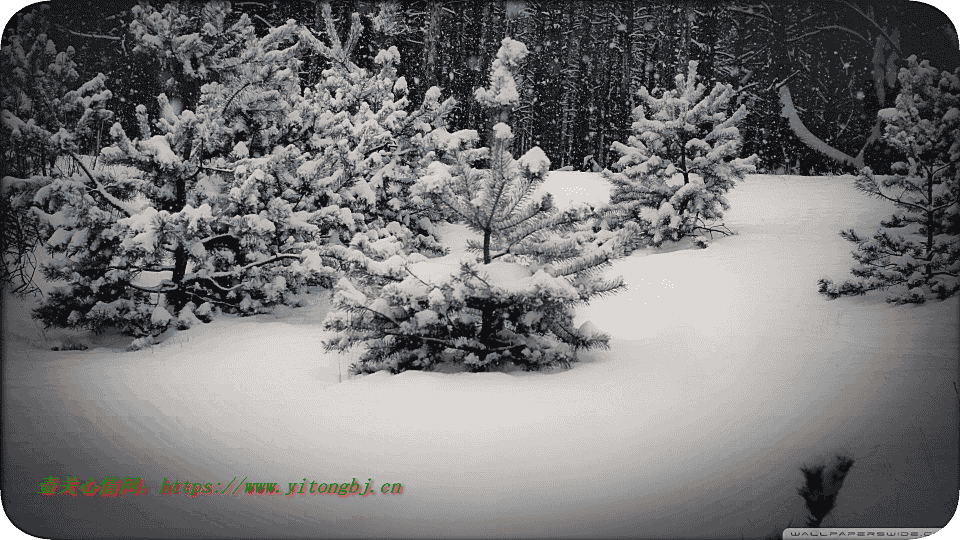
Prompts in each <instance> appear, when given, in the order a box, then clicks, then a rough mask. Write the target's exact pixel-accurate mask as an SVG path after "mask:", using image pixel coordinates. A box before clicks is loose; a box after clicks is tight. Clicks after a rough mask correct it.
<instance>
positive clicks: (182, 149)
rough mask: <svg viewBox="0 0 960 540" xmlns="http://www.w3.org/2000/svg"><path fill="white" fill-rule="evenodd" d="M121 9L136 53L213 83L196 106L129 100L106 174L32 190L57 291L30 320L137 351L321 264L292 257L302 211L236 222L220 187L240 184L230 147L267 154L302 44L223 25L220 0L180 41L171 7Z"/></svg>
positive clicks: (284, 286) (270, 295) (303, 222)
mask: <svg viewBox="0 0 960 540" xmlns="http://www.w3.org/2000/svg"><path fill="white" fill-rule="evenodd" d="M133 13H134V16H135V19H134V21H133V22H132V23H131V25H130V27H131V31H132V34H133V36H134V38H135V42H136V43H137V46H138V47H139V46H141V45H142V46H143V47H145V48H146V49H148V50H153V51H155V52H156V54H158V55H160V56H162V57H163V58H165V59H174V61H176V62H179V63H181V64H182V66H181V67H182V69H183V70H186V69H187V66H193V67H194V68H195V72H198V73H197V77H201V78H204V80H207V81H210V79H215V81H211V82H208V83H207V84H205V85H204V86H203V89H202V91H201V93H200V96H199V98H198V99H197V100H196V101H191V100H187V101H186V102H185V103H184V102H183V101H181V102H180V103H176V102H172V101H171V100H170V99H169V98H168V97H167V95H166V94H160V95H159V96H158V98H157V110H158V111H159V114H158V115H156V116H153V115H151V114H150V113H149V112H148V109H147V107H146V106H144V105H140V106H139V107H138V108H137V117H138V124H139V126H138V127H139V133H138V136H136V137H134V138H130V137H128V136H127V134H126V132H125V131H124V129H123V128H122V127H121V126H120V124H119V123H117V124H114V126H113V127H112V128H111V130H110V135H111V136H112V137H113V138H114V143H113V144H112V145H111V146H110V147H108V148H105V149H104V150H103V151H102V153H101V156H102V158H103V160H104V162H105V163H107V164H109V165H112V166H113V167H111V169H112V170H111V172H107V171H104V170H96V169H91V168H89V167H85V166H83V165H82V161H81V160H80V159H79V158H76V161H77V163H78V164H79V165H81V169H82V174H76V175H73V176H71V177H63V178H58V179H56V180H55V181H54V182H53V183H51V184H50V185H49V186H46V187H45V188H43V189H41V190H40V191H39V192H38V193H37V196H36V200H37V202H38V203H39V204H40V205H41V206H42V208H43V212H42V214H43V216H42V217H43V219H44V221H45V222H46V223H48V224H49V225H50V227H51V228H52V229H53V231H52V234H51V236H50V237H49V239H48V240H47V242H46V247H47V248H48V250H50V251H51V252H52V253H53V254H54V255H55V256H56V258H55V259H54V260H53V261H52V262H51V263H50V264H47V265H45V266H44V268H43V271H44V273H45V275H46V276H47V278H48V279H51V280H53V281H65V282H66V283H67V284H66V285H64V286H62V287H58V288H57V289H55V290H53V291H52V292H51V294H50V295H48V296H47V297H46V298H44V300H43V301H42V302H41V305H40V307H39V308H38V309H37V310H36V312H35V315H36V316H37V318H39V319H40V320H41V321H43V322H44V323H46V324H48V325H56V326H62V327H83V328H90V329H92V330H95V331H102V330H103V329H105V328H106V327H115V328H118V329H119V330H121V331H123V332H125V333H129V334H132V335H135V336H143V339H142V340H140V341H139V342H137V343H136V344H135V345H134V346H139V345H143V344H146V343H149V342H150V341H151V340H152V339H153V336H155V335H157V334H159V333H160V332H162V331H163V330H164V329H166V328H168V327H170V326H172V325H176V326H178V327H187V326H190V325H191V324H193V323H194V322H195V321H196V320H197V316H200V317H204V316H206V315H208V314H209V313H210V311H211V309H212V308H213V307H214V306H216V307H219V308H224V309H226V310H229V311H240V312H249V311H256V310H258V309H259V307H260V306H262V305H267V304H269V303H273V302H278V301H288V300H287V299H285V295H286V294H287V293H288V292H291V291H292V290H295V289H296V287H297V286H298V285H301V284H303V283H304V282H307V281H311V280H314V281H315V280H319V279H320V278H321V277H323V276H324V275H325V272H329V271H330V270H328V269H325V268H323V267H322V265H319V264H316V258H314V259H309V260H304V256H303V254H301V253H299V252H296V250H295V249H292V248H296V247H298V246H297V245H296V244H297V242H298V241H301V240H302V236H304V235H310V234H313V233H314V232H315V231H316V226H315V225H313V224H310V223H309V219H307V217H306V216H300V215H293V216H292V218H293V219H288V222H289V223H293V224H294V226H291V227H289V228H290V229H299V230H300V232H301V233H302V234H301V237H295V235H293V234H290V232H289V231H281V230H278V228H277V227H276V225H275V224H274V223H272V222H269V220H268V219H267V216H266V215H265V214H266V213H267V212H265V211H261V213H258V214H254V215H240V216H238V215H236V214H232V213H231V211H232V210H233V208H231V206H230V205H231V203H232V202H233V201H234V200H235V199H236V198H237V196H238V195H243V194H244V193H243V190H242V185H241V186H239V187H238V186H233V187H231V186H230V182H231V179H230V176H231V175H232V176H234V178H233V179H232V181H233V182H234V183H236V182H237V181H240V182H242V181H243V180H244V177H243V175H242V170H243V169H242V165H237V160H238V159H239V155H240V154H242V153H243V152H244V151H243V150H242V149H245V148H247V147H249V146H254V147H260V148H273V146H274V145H275V144H276V143H277V142H279V141H281V140H282V138H283V136H284V134H285V133H286V132H288V131H289V123H290V118H289V115H288V114H287V113H288V112H289V111H290V109H291V107H292V103H293V102H296V100H297V99H298V97H299V95H300V89H299V82H298V80H297V63H298V60H297V55H298V54H301V53H302V51H301V39H300V38H304V37H310V36H304V34H303V33H302V31H301V28H300V27H298V26H297V25H295V24H293V23H290V24H287V25H284V26H282V27H278V28H275V29H273V30H271V31H270V32H269V33H268V34H267V35H266V36H264V37H262V38H260V37H257V35H256V34H255V32H254V29H253V27H252V25H250V22H249V19H248V18H247V17H246V16H241V17H239V20H237V21H236V22H235V23H233V24H229V23H228V22H227V17H228V16H229V15H230V13H229V9H228V7H227V6H226V5H225V4H223V3H211V4H208V5H207V6H205V7H204V8H203V10H202V11H201V18H200V19H199V21H195V22H194V24H197V26H198V27H199V28H194V30H195V31H194V32H192V33H188V34H181V35H177V32H181V31H184V32H185V31H186V29H187V27H186V26H185V24H186V23H185V20H186V19H185V18H184V17H183V16H182V14H180V12H179V11H178V10H177V8H176V6H174V5H167V6H166V7H165V8H164V9H163V10H162V11H160V12H157V11H154V10H152V8H150V7H149V6H138V7H136V8H134V10H133ZM149 29H154V30H156V31H158V32H160V33H159V34H153V33H150V31H148V30H149ZM307 45H309V43H308V44H307ZM211 56H212V57H213V59H211ZM201 71H202V72H203V74H200V73H199V72H201ZM171 84H172V83H171ZM173 88H174V90H176V87H175V86H174V87H173ZM291 100H292V101H291ZM184 105H194V109H193V110H191V109H189V108H185V107H184ZM235 166H236V170H234V168H235ZM268 206H269V205H268ZM269 210H276V212H277V213H282V211H281V209H277V208H275V206H269ZM288 217H290V216H288ZM266 230H270V231H271V232H274V233H277V234H279V233H280V232H285V233H287V235H286V237H285V238H283V242H282V243H279V245H278V244H268V243H266V242H264V241H263V239H262V235H261V234H260V233H263V232H264V231H266ZM291 251H292V252H291ZM301 262H302V263H303V264H301ZM278 267H282V268H283V270H277V269H276V268H278Z"/></svg>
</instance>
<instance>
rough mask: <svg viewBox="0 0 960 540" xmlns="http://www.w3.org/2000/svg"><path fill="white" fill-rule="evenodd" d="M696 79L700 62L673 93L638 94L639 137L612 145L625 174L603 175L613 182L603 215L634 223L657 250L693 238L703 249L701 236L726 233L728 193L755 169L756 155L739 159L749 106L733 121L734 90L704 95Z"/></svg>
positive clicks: (613, 222) (678, 79)
mask: <svg viewBox="0 0 960 540" xmlns="http://www.w3.org/2000/svg"><path fill="white" fill-rule="evenodd" d="M696 76H697V62H694V61H691V62H690V65H689V70H688V72H687V75H686V77H685V76H684V75H682V74H680V75H677V77H676V88H675V89H674V90H669V91H665V92H664V93H663V95H662V96H661V97H659V98H655V97H653V96H651V95H650V93H649V92H648V91H647V89H646V88H641V89H640V93H639V95H640V99H641V100H642V103H641V104H640V105H639V106H638V107H637V108H636V109H634V117H635V119H636V121H635V122H634V123H633V131H634V134H633V135H632V136H630V138H629V140H628V142H627V144H622V143H619V142H616V143H614V144H613V149H614V150H616V151H617V152H619V153H620V154H621V155H622V157H621V158H620V160H619V161H618V162H617V165H616V166H617V168H618V169H619V170H620V172H618V173H612V172H609V171H608V172H607V173H606V177H607V179H608V180H610V182H611V183H612V184H613V190H612V192H611V196H610V206H609V207H608V208H607V210H606V212H605V218H606V219H607V222H608V224H609V225H610V226H612V227H616V226H619V225H621V224H623V223H625V222H628V221H636V222H638V223H640V224H641V226H642V228H643V230H644V236H645V238H646V239H647V241H649V242H651V243H652V244H653V245H655V246H659V245H660V244H661V243H662V242H663V241H664V240H679V239H680V238H682V237H685V236H691V235H698V236H697V242H698V243H699V244H700V245H702V246H705V245H706V238H705V237H703V236H702V233H708V234H709V235H710V236H711V237H712V235H713V233H715V232H719V233H722V234H725V235H726V234H729V230H727V229H726V228H725V227H724V226H723V224H722V223H720V224H717V223H716V222H717V221H718V220H720V219H721V218H722V217H723V211H724V210H727V209H729V207H730V205H729V203H728V202H727V199H726V197H725V194H726V193H727V192H728V191H729V190H730V189H731V188H732V187H733V186H734V185H735V183H736V181H737V180H742V179H743V177H744V175H745V174H747V173H752V172H754V171H755V166H754V164H755V162H756V159H757V157H756V156H751V157H749V158H738V157H737V156H738V155H739V152H740V146H741V139H740V132H739V130H738V129H737V127H736V124H737V123H739V122H740V121H741V120H742V119H743V118H744V117H745V116H746V114H747V110H746V107H745V106H742V105H741V106H740V108H739V109H737V111H736V112H734V113H733V114H732V115H730V116H729V117H728V116H727V112H726V110H727V106H728V103H729V102H730V99H731V98H732V97H733V96H734V90H733V87H732V86H730V85H724V84H720V83H717V85H716V86H714V88H713V90H711V91H710V93H709V94H706V88H705V87H704V86H703V84H698V83H697V82H696ZM704 94H706V95H704ZM677 175H680V176H681V177H682V180H683V182H682V183H680V182H679V181H678V180H675V177H676V176H677Z"/></svg>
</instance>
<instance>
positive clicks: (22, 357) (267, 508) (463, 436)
mask: <svg viewBox="0 0 960 540" xmlns="http://www.w3.org/2000/svg"><path fill="white" fill-rule="evenodd" d="M547 189H549V190H550V191H552V192H553V193H554V194H555V196H556V199H557V201H558V203H559V204H561V205H564V204H568V203H569V202H571V201H577V200H590V201H599V200H602V199H603V198H604V196H605V189H606V187H605V184H604V183H603V181H602V179H601V177H600V176H599V175H596V174H585V173H574V172H566V173H552V175H551V177H550V179H549V180H548V186H547ZM729 199H730V202H731V204H732V206H733V208H732V209H731V210H730V211H729V212H728V219H727V222H726V223H727V225H728V226H729V227H730V228H731V229H733V230H734V231H737V232H738V233H739V234H738V235H736V236H732V237H727V238H722V239H718V240H716V241H715V242H713V243H712V245H711V246H710V247H709V248H708V249H705V250H697V249H672V250H671V249H664V250H660V251H657V250H641V251H639V252H636V253H634V254H633V255H632V256H630V257H628V258H626V259H624V260H621V261H618V262H617V263H616V264H615V266H614V268H613V269H612V271H611V273H615V274H621V275H623V276H624V277H625V279H626V281H627V283H628V284H629V286H630V288H629V291H628V292H625V293H623V294H620V295H618V296H613V297H610V298H606V299H601V300H598V301H596V302H595V303H593V304H592V305H590V306H589V307H588V308H586V309H584V310H583V312H582V313H580V314H579V318H580V320H581V321H586V320H592V321H593V322H594V323H595V324H596V325H597V326H598V327H599V328H600V329H602V330H604V331H606V332H609V333H611V334H612V335H613V336H614V338H613V340H612V342H611V345H612V349H611V350H609V351H596V352H590V353H587V354H585V355H584V357H583V359H582V361H581V362H580V363H578V364H575V365H574V366H573V367H572V368H571V369H569V370H566V371H563V370H558V371H554V372H550V373H522V372H510V373H487V374H466V373H458V374H450V373H404V374H401V375H396V376H390V375H387V374H384V373H378V374H374V375H370V376H365V377H357V378H350V377H347V376H346V368H347V366H348V365H349V363H350V362H351V358H350V355H344V356H338V355H334V354H327V353H324V352H323V351H322V348H321V342H322V340H323V339H324V333H323V332H322V331H321V330H320V329H319V324H320V322H321V320H322V319H323V317H324V315H325V313H326V309H327V306H328V298H327V297H326V296H324V295H317V297H316V303H315V305H312V306H309V307H305V308H299V309H285V310H280V311H278V312H277V313H276V314H274V315H270V316H258V317H252V318H245V319H240V318H230V317H224V318H220V319H218V320H215V321H214V322H213V323H211V324H209V325H204V326H202V327H199V328H194V329H192V330H189V331H186V332H180V333H178V334H176V335H174V336H172V337H171V338H169V339H168V340H167V341H166V342H164V343H162V344H160V345H157V346H155V347H153V348H152V349H147V350H143V351H138V352H131V353H128V352H122V351H123V347H124V346H125V345H126V344H127V343H128V342H129V338H122V337H118V336H101V337H93V336H87V335H82V334H72V335H75V336H77V337H76V339H79V340H80V341H83V342H86V343H89V344H90V345H91V348H90V349H88V350H85V351H61V352H53V351H51V350H50V347H51V346H52V345H53V344H54V343H55V341H56V340H58V339H61V338H62V337H63V336H66V335H70V334H69V333H66V332H59V331H54V330H48V331H47V332H46V334H43V333H42V332H41V331H40V329H39V328H38V327H37V325H36V324H35V323H33V322H32V321H31V320H29V318H28V316H27V315H26V312H27V309H28V306H26V305H25V304H23V303H21V302H18V301H12V300H9V298H8V299H7V301H6V303H5V309H4V328H3V338H4V339H3V347H4V351H3V352H4V361H3V388H2V389H3V430H4V432H3V445H4V470H5V472H6V474H5V478H4V485H3V491H4V493H3V499H4V506H5V509H6V512H7V513H8V515H9V516H10V517H11V519H12V520H13V521H14V523H16V524H18V525H19V526H20V527H22V528H25V529H26V530H27V531H29V532H31V533H32V534H35V535H40V536H43V537H63V536H91V535H96V536H114V535H124V536H134V535H151V536H164V537H185V536H207V537H209V536H219V537H251V536H272V537H282V536H287V537H293V536H306V537H325V536H326V537H344V536H365V537H370V536H391V537H398V536H409V537H423V536H426V537H438V536H442V537H468V536H469V537H477V536H482V537H494V536H514V537H516V536H524V537H533V536H536V537H559V536H580V537H600V536H613V535H618V536H629V537H635V536H646V537H676V536H686V537H690V536H700V537H709V538H715V537H736V538H740V537H745V538H751V537H759V536H764V535H766V534H768V533H771V532H773V531H774V530H775V529H776V528H778V527H785V526H786V525H787V524H788V522H790V521H791V520H793V523H794V524H795V525H796V524H799V523H800V522H801V521H802V519H803V506H802V500H801V499H800V498H799V497H798V496H797V495H796V489H797V487H799V485H800V480H801V475H800V472H799V470H798V467H799V466H800V465H801V464H804V463H807V464H812V463H815V462H816V461H817V460H822V459H824V458H829V457H830V456H832V455H833V454H834V453H836V452H841V451H842V452H846V453H848V454H849V455H851V456H853V457H854V458H855V459H856V464H855V465H854V468H853V469H852V470H851V472H850V474H849V476H848V478H847V481H846V483H845V485H844V487H843V490H842V491H841V493H840V496H839V500H838V508H837V509H836V511H835V513H834V514H833V515H832V516H831V517H829V518H828V519H827V521H826V522H825V523H824V526H846V527H853V526H886V527H891V526H914V527H916V526H932V527H937V526H943V525H944V524H945V523H946V522H947V521H948V520H949V519H950V518H952V517H953V515H954V511H955V509H956V507H957V491H958V483H957V478H958V465H957V463H958V449H957V441H958V394H957V392H956V386H955V384H956V382H957V377H958V366H957V360H958V353H960V351H958V348H960V347H958V337H957V329H958V327H960V321H958V308H960V304H958V299H957V298H954V299H951V300H949V301H946V302H933V303H930V304H928V305H924V306H919V307H893V306H889V305H887V304H885V303H884V301H883V295H882V294H874V295H870V296H867V297H862V298H855V299H841V300H835V301H828V300H825V299H824V298H823V297H821V296H820V295H819V294H818V293H817V280H818V279H819V278H820V277H832V278H834V279H835V280H839V279H842V278H843V277H845V276H846V275H847V273H848V271H849V267H850V265H851V264H852V258H851V257H850V251H851V249H852V246H851V245H850V244H848V243H847V242H846V241H844V240H843V239H841V238H840V237H839V236H838V235H837V231H838V230H840V229H841V228H846V227H851V226H852V227H855V228H857V229H858V230H860V231H863V232H870V231H872V229H873V228H875V227H876V224H877V223H878V222H879V220H880V218H882V217H885V215H886V214H888V213H889V211H890V208H889V207H888V206H887V205H886V204H883V203H881V202H879V201H875V200H871V199H868V198H866V197H865V196H864V195H862V194H860V193H858V192H856V191H855V190H854V189H853V187H852V180H851V178H849V177H846V178H844V177H840V178H837V177H823V178H814V177H797V176H764V175H757V176H750V177H748V178H747V180H746V181H744V182H742V183H741V184H740V185H738V186H737V187H736V188H735V189H734V190H733V191H732V192H731V194H730V196H729ZM451 232H452V233H453V234H451V235H449V236H448V238H446V239H445V240H446V241H447V242H449V243H451V244H459V243H460V242H462V240H463V238H462V236H463V235H462V234H461V233H462V231H459V230H453V231H451ZM354 356H355V355H354ZM51 475H52V476H59V477H60V478H65V477H67V476H78V477H80V478H81V479H82V480H83V481H86V480H87V479H88V478H89V477H90V476H93V477H94V478H96V479H97V481H98V482H102V481H103V477H104V476H107V475H111V476H113V475H119V476H121V477H125V476H142V477H143V478H144V479H145V481H146V485H147V486H148V487H149V489H150V490H151V491H150V493H149V494H148V495H146V496H141V497H131V496H129V495H128V496H126V497H125V498H122V499H116V500H111V499H101V498H100V497H89V498H88V497H83V496H81V497H78V498H77V499H73V498H72V497H69V496H59V497H57V498H55V499H52V500H51V499H47V498H44V497H41V496H40V495H37V490H38V485H39V482H40V479H41V478H42V477H47V476H51ZM234 477H238V479H239V478H243V477H248V478H249V479H250V480H255V481H258V482H278V483H279V485H280V486H281V487H282V488H283V493H286V492H287V491H288V484H289V483H290V482H300V481H302V480H304V479H306V482H307V490H309V487H310V485H309V482H311V481H316V482H317V483H321V482H330V481H337V482H349V481H350V480H351V479H352V478H356V479H357V482H359V483H361V484H365V483H366V482H367V480H368V479H369V478H372V479H373V484H375V485H378V486H379V485H380V484H382V483H384V482H390V483H395V482H399V483H402V484H403V489H404V491H403V494H402V495H383V494H377V495H375V496H372V497H371V496H368V497H365V498H361V497H357V496H353V497H347V498H338V497H330V496H329V495H310V494H307V495H295V496H292V497H286V496H283V495H279V496H270V497H266V496H259V497H249V496H203V495H201V496H198V497H196V498H189V497H184V496H182V495H178V496H161V495H159V488H160V486H161V484H162V482H163V480H164V478H166V479H168V480H173V479H176V480H179V481H181V482H182V481H190V482H196V481H201V482H202V483H213V484H214V485H215V486H216V485H217V484H218V483H220V484H221V485H223V486H225V485H226V484H227V483H228V482H230V480H231V479H233V478H234ZM250 480H248V481H250Z"/></svg>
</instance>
